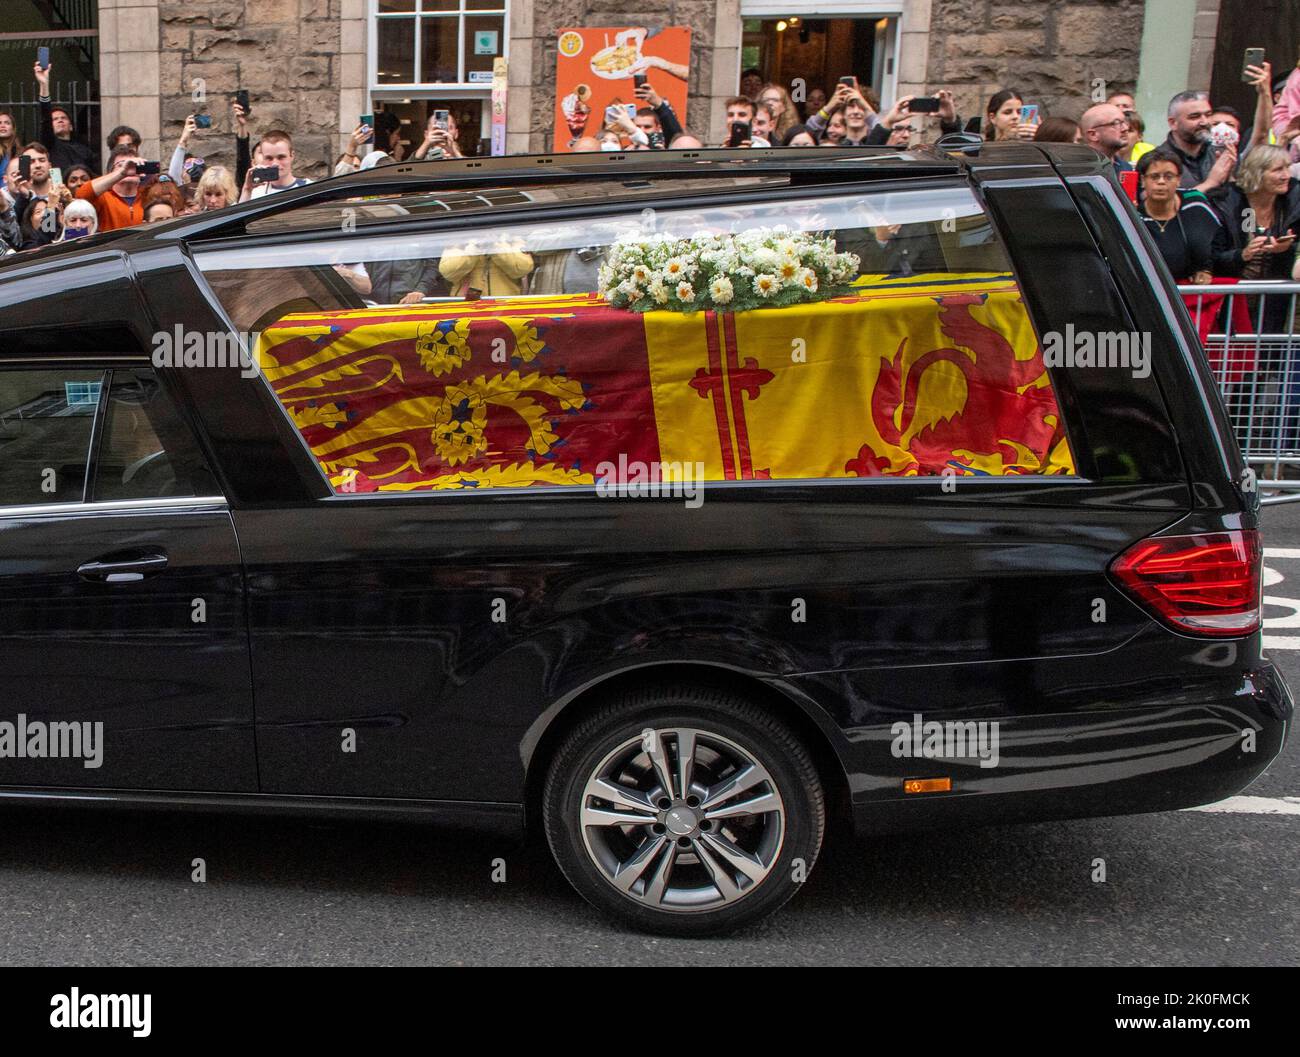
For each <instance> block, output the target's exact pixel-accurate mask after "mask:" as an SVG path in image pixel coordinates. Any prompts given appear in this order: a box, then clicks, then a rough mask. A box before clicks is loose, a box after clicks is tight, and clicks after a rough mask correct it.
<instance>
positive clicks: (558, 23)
mask: <svg viewBox="0 0 1300 1057" xmlns="http://www.w3.org/2000/svg"><path fill="white" fill-rule="evenodd" d="M526 3H528V0H515V3H514V7H516V8H517V7H519V6H521V5H522V4H526ZM529 6H530V7H531V13H530V15H529V17H528V19H527V21H526V26H527V29H526V33H527V35H526V36H523V35H521V36H513V37H512V39H511V65H512V67H513V66H514V65H515V64H516V63H519V64H521V65H526V67H527V68H528V69H529V72H530V73H531V75H532V76H531V87H532V90H531V92H530V93H528V98H527V107H528V110H527V121H528V138H527V149H528V150H529V151H532V152H539V151H549V150H550V149H551V143H552V137H553V134H554V128H555V118H554V111H555V48H556V44H557V41H558V38H559V31H560V30H561V29H564V28H565V27H568V26H646V27H648V28H651V29H653V28H655V27H662V26H688V27H689V28H690V30H691V61H690V79H689V84H688V89H689V94H688V100H689V105H688V107H687V115H686V118H687V120H686V124H687V127H688V129H689V131H690V132H691V134H692V135H695V136H699V137H700V138H701V139H703V140H704V141H705V142H706V143H707V142H709V140H710V137H711V136H718V135H720V134H721V132H720V130H721V127H722V126H721V122H722V118H721V99H720V98H719V97H720V96H721V98H725V97H726V95H729V94H731V93H732V92H734V89H735V84H736V78H737V63H738V61H739V45H740V5H739V2H738V0H645V2H644V3H643V4H641V5H640V6H638V5H636V4H629V3H628V2H627V0H551V2H549V3H546V4H536V5H532V4H530V5H529ZM512 22H513V19H512ZM515 32H518V28H516V29H515ZM521 49H526V51H527V56H526V57H521V56H520V54H519V53H520V50H521ZM715 75H716V77H715ZM510 80H511V83H512V89H511V92H512V98H511V101H510V109H511V111H512V112H513V111H514V110H515V99H514V97H513V93H514V87H513V85H514V84H516V83H518V82H517V81H516V80H515V77H514V75H513V73H512V75H511V78H510ZM725 86H729V87H725ZM715 111H716V113H715ZM512 128H515V129H518V128H519V126H518V124H517V123H516V122H512ZM519 131H520V132H522V131H523V130H522V129H519ZM512 138H513V137H512ZM512 149H523V148H522V145H520V147H518V148H516V147H515V145H514V144H512Z"/></svg>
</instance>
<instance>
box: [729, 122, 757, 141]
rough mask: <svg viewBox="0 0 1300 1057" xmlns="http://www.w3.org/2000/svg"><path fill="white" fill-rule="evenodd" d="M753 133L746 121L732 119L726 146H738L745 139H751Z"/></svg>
mask: <svg viewBox="0 0 1300 1057" xmlns="http://www.w3.org/2000/svg"><path fill="white" fill-rule="evenodd" d="M753 135H754V134H753V132H752V131H750V126H749V122H748V121H733V122H732V123H731V138H730V139H729V140H727V146H728V147H739V146H740V145H741V144H742V143H744V142H745V140H747V139H753Z"/></svg>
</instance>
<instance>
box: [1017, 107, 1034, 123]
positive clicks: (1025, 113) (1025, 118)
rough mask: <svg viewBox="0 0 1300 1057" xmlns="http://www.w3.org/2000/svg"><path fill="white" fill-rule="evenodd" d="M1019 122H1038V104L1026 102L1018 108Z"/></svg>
mask: <svg viewBox="0 0 1300 1057" xmlns="http://www.w3.org/2000/svg"><path fill="white" fill-rule="evenodd" d="M1020 123H1021V124H1022V125H1037V124H1038V104H1037V103H1028V104H1026V105H1025V106H1022V107H1021V108H1020Z"/></svg>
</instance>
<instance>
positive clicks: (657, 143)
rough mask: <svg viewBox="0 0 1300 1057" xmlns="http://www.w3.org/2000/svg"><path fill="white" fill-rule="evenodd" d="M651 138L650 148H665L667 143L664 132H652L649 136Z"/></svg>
mask: <svg viewBox="0 0 1300 1057" xmlns="http://www.w3.org/2000/svg"><path fill="white" fill-rule="evenodd" d="M649 139H650V149H651V150H663V149H664V146H665V144H664V134H663V133H662V132H651V133H650V136H649Z"/></svg>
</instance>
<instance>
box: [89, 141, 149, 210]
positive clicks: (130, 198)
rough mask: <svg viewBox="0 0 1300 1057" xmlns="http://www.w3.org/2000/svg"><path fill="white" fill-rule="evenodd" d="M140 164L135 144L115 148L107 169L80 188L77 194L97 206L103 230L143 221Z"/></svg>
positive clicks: (109, 157) (109, 158)
mask: <svg viewBox="0 0 1300 1057" xmlns="http://www.w3.org/2000/svg"><path fill="white" fill-rule="evenodd" d="M139 164H141V159H140V157H139V155H137V154H136V152H135V149H134V148H133V147H129V146H122V147H114V148H113V153H112V154H110V155H109V156H108V172H106V173H104V175H103V176H96V177H95V178H94V179H93V180H87V181H86V182H85V183H83V184H82V185H81V186H80V187H78V188H77V197H78V198H84V199H85V200H86V201H87V202H89V203H90V204H91V205H93V206H94V207H95V215H96V216H97V217H99V230H100V231H114V230H116V229H117V228H129V227H132V226H133V225H135V224H142V223H144V201H143V198H144V196H143V195H141V194H140V174H139V173H138V172H137V170H136V166H137V165H139Z"/></svg>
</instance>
